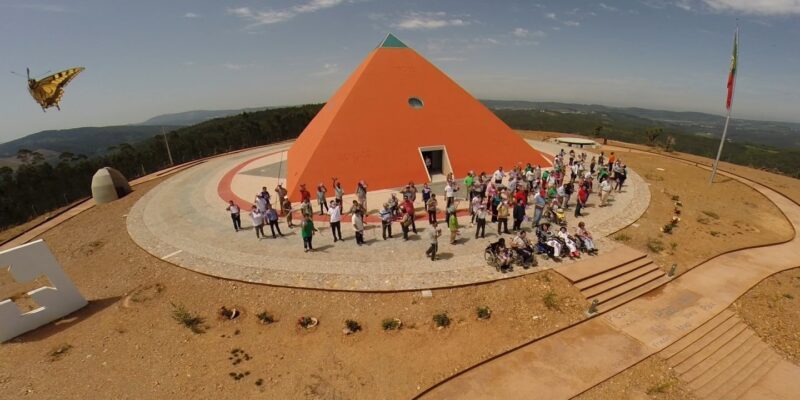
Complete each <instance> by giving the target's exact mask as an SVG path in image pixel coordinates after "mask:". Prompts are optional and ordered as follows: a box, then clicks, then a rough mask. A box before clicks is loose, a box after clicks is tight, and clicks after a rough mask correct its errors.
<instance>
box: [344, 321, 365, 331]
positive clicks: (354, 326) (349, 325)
mask: <svg viewBox="0 0 800 400" xmlns="http://www.w3.org/2000/svg"><path fill="white" fill-rule="evenodd" d="M344 326H345V328H346V329H347V331H348V332H350V333H356V332H358V331H360V330H361V324H359V323H358V321H355V320H352V319H348V320H347V321H344Z"/></svg>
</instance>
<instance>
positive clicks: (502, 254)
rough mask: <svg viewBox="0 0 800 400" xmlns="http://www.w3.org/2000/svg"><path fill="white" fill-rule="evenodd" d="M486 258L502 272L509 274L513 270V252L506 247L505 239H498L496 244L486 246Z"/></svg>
mask: <svg viewBox="0 0 800 400" xmlns="http://www.w3.org/2000/svg"><path fill="white" fill-rule="evenodd" d="M485 257H486V260H487V262H489V264H491V265H494V267H495V268H497V270H498V271H500V272H507V271H510V270H511V263H512V261H513V258H512V257H511V250H509V249H508V248H507V247H506V240H505V239H504V238H500V239H498V240H497V241H496V242H494V243H491V244H489V245H488V246H486V251H485Z"/></svg>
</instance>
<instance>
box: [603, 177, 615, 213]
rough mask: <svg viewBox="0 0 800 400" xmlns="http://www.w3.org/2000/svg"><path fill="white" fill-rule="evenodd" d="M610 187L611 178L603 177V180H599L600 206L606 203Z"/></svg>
mask: <svg viewBox="0 0 800 400" xmlns="http://www.w3.org/2000/svg"><path fill="white" fill-rule="evenodd" d="M611 188H612V184H611V178H609V179H603V181H602V182H600V207H605V206H607V205H608V204H607V202H608V195H609V193H611Z"/></svg>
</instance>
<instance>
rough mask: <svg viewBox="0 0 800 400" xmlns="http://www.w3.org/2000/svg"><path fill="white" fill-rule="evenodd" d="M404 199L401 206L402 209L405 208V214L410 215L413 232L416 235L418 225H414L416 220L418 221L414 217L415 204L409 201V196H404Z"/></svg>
mask: <svg viewBox="0 0 800 400" xmlns="http://www.w3.org/2000/svg"><path fill="white" fill-rule="evenodd" d="M403 199H404V200H403V203H402V204H401V205H400V207H402V208H403V212H404V213H406V214H408V215H409V216H410V217H411V230H413V231H414V233H415V234H416V233H417V224H416V223H414V219H416V218H415V216H414V202H413V201H411V199H409V198H408V196H403Z"/></svg>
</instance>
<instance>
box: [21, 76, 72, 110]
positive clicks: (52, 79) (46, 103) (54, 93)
mask: <svg viewBox="0 0 800 400" xmlns="http://www.w3.org/2000/svg"><path fill="white" fill-rule="evenodd" d="M84 69H85V68H83V67H76V68H70V69H65V70H63V71H61V72H57V73H55V74H53V75H50V76H47V77H44V78H42V79H39V80H36V79H31V72H30V70H28V91H29V92H30V93H31V96H33V99H34V100H36V102H37V103H39V105H40V106H42V111H45V110H46V109H48V108H50V107H53V106H55V107H56V108H57V109H59V110H61V107H60V106H59V103H60V102H61V97H62V96H63V95H64V87H65V86H67V84H68V83H69V82H70V81H71V80H72V78H75V77H76V76H78V74H79V73H81V71H83V70H84Z"/></svg>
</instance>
